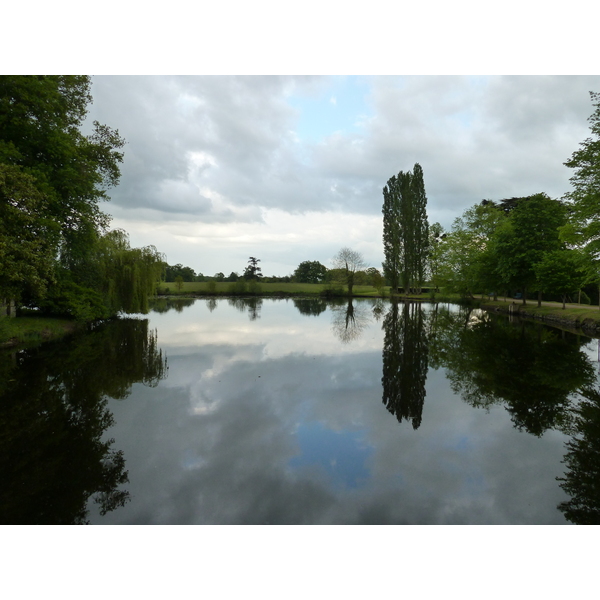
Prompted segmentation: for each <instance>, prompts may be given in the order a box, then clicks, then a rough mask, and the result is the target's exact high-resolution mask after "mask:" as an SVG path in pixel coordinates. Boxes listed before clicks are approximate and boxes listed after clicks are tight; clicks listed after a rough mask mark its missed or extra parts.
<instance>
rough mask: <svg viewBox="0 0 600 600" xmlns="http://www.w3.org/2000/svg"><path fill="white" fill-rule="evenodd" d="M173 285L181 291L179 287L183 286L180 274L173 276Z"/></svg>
mask: <svg viewBox="0 0 600 600" xmlns="http://www.w3.org/2000/svg"><path fill="white" fill-rule="evenodd" d="M175 287H176V288H177V290H178V291H181V288H182V287H183V277H182V276H181V275H177V277H175Z"/></svg>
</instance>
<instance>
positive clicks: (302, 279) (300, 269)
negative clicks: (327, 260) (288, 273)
mask: <svg viewBox="0 0 600 600" xmlns="http://www.w3.org/2000/svg"><path fill="white" fill-rule="evenodd" d="M326 276H327V267H326V266H325V265H322V264H321V263H320V262H319V261H318V260H312V261H311V260H305V261H304V262H301V263H300V264H299V265H298V266H297V267H296V270H295V271H294V278H295V279H296V281H297V282H298V283H321V282H323V281H324V280H325V278H326Z"/></svg>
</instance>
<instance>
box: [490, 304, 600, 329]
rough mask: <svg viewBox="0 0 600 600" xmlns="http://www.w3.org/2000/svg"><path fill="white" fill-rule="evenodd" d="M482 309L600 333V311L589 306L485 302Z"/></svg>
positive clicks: (595, 307)
mask: <svg viewBox="0 0 600 600" xmlns="http://www.w3.org/2000/svg"><path fill="white" fill-rule="evenodd" d="M481 307H482V308H484V309H486V310H490V311H497V312H502V313H512V314H515V315H518V316H520V317H525V318H529V319H539V320H540V321H544V322H547V323H549V324H560V325H563V326H566V327H568V328H571V329H583V330H585V331H586V332H588V333H592V334H594V333H596V334H598V333H600V310H599V309H598V307H597V306H590V305H589V304H567V305H566V307H565V308H564V309H563V307H562V303H560V302H542V306H540V307H538V305H537V301H536V300H528V301H527V304H523V303H522V302H521V301H520V300H496V301H492V300H484V301H482V304H481Z"/></svg>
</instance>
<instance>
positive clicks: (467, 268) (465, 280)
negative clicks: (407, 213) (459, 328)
mask: <svg viewBox="0 0 600 600" xmlns="http://www.w3.org/2000/svg"><path fill="white" fill-rule="evenodd" d="M506 218H507V217H506V215H505V214H504V213H503V212H502V211H500V210H498V209H497V208H496V207H495V206H493V205H491V204H488V203H482V204H478V205H475V206H474V207H471V208H469V209H467V210H466V211H465V212H464V213H463V214H462V216H461V217H458V218H456V219H455V220H454V223H453V224H452V229H451V230H450V232H449V233H448V234H443V233H442V230H441V228H439V229H438V227H437V226H436V228H435V231H437V232H438V234H439V237H438V238H437V239H436V241H435V242H434V243H433V245H432V246H433V255H434V263H433V264H434V265H435V268H436V274H435V280H434V281H432V284H433V285H435V286H439V285H444V287H445V288H446V290H447V291H449V292H455V293H459V294H460V295H462V296H472V295H473V293H474V292H476V291H478V290H480V289H483V288H486V287H491V289H493V288H495V286H496V285H497V284H498V278H497V276H495V273H494V271H495V267H496V261H497V253H496V247H495V234H496V232H497V230H498V228H499V227H500V225H501V224H502V223H503V222H504V221H505V220H506Z"/></svg>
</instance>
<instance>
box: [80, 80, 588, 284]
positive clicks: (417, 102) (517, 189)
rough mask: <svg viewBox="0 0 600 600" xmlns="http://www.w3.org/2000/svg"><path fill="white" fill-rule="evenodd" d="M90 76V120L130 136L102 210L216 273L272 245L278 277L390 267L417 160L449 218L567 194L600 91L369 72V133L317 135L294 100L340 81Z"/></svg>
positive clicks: (580, 85) (174, 256) (365, 126)
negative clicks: (348, 248)
mask: <svg viewBox="0 0 600 600" xmlns="http://www.w3.org/2000/svg"><path fill="white" fill-rule="evenodd" d="M93 81H94V85H93V89H92V92H93V95H94V104H93V106H92V111H91V114H90V119H98V120H99V121H100V122H103V123H107V124H108V125H110V126H112V127H116V128H118V129H119V130H120V132H121V134H122V135H123V136H124V137H125V138H126V139H127V141H128V144H127V146H126V149H125V162H124V165H123V176H122V183H121V185H120V186H119V187H118V188H116V189H115V190H113V193H112V196H113V202H112V203H111V204H110V205H106V207H105V208H106V209H108V210H109V211H110V212H111V213H112V214H113V215H114V216H115V224H118V226H120V227H123V228H124V229H126V230H127V231H130V233H131V237H132V242H135V240H137V239H139V240H140V241H141V240H142V239H143V241H144V243H145V244H148V243H154V245H156V246H157V247H158V248H159V249H160V250H162V251H164V252H166V253H167V257H168V260H169V262H182V263H184V264H189V265H190V266H192V267H193V268H195V269H196V270H200V271H202V272H206V273H210V272H211V271H214V270H218V271H223V272H225V271H229V270H230V269H231V270H239V269H240V268H241V266H240V265H239V260H240V258H239V257H245V255H246V254H247V252H248V249H251V251H252V254H255V255H259V254H260V253H261V252H262V253H263V255H265V253H273V254H274V255H277V256H278V260H277V261H274V262H273V263H272V264H273V265H275V264H276V265H277V268H276V270H274V271H273V272H272V274H278V275H285V274H287V273H288V272H290V271H291V270H293V268H295V266H297V265H298V264H299V263H300V262H301V261H302V260H307V259H311V258H312V259H315V260H321V262H324V261H325V260H327V257H329V256H331V255H332V254H333V253H334V252H335V251H336V249H337V248H339V247H340V246H341V245H355V246H356V247H357V249H359V250H362V251H363V252H365V253H366V254H368V256H367V259H368V260H369V261H370V262H372V263H379V262H380V254H381V230H379V231H377V230H376V229H377V227H376V226H375V225H374V224H375V223H376V222H377V220H378V219H379V217H380V213H381V202H382V193H381V191H382V188H383V186H384V185H385V183H386V182H387V180H388V179H389V177H391V176H392V175H394V174H396V173H398V171H400V170H408V169H411V168H412V167H413V165H414V163H416V162H419V163H420V164H421V166H422V167H423V170H424V175H425V185H426V189H427V194H428V199H429V204H428V211H429V217H430V221H431V222H433V221H440V222H441V223H442V224H443V225H444V226H446V227H448V226H449V225H450V224H451V222H452V220H453V219H454V218H455V217H457V216H459V215H460V213H461V212H462V211H463V210H464V209H465V208H467V207H469V206H472V205H473V204H475V203H476V202H479V201H481V200H482V199H484V198H492V199H501V198H506V197H510V196H516V195H518V196H520V195H526V194H531V193H535V192H539V191H544V192H546V193H548V194H549V195H551V196H553V197H560V196H562V195H563V194H564V193H565V192H566V191H568V189H569V181H568V180H569V177H570V175H571V173H570V172H569V170H568V169H566V167H564V166H563V163H564V161H565V160H567V159H568V158H569V157H570V155H571V154H572V152H573V151H575V150H576V149H577V148H578V145H579V143H580V142H581V141H582V140H583V139H584V138H585V137H587V135H588V132H589V130H588V122H587V117H588V116H589V114H590V113H591V110H592V107H591V103H590V101H589V94H588V91H589V90H600V77H596V76H588V77H449V76H441V77H434V76H431V77H371V78H367V79H364V78H363V79H361V81H360V90H359V88H358V87H357V88H356V90H355V92H356V93H357V94H358V93H360V94H361V98H362V95H364V93H365V89H368V90H369V91H368V105H369V113H370V114H369V116H368V117H365V116H364V115H362V114H358V113H357V114H356V115H355V116H354V119H353V120H354V121H359V122H360V123H361V127H360V128H359V129H358V130H356V131H351V132H341V131H338V132H336V133H332V134H331V135H328V136H325V137H322V138H320V141H319V142H318V143H313V142H307V141H303V139H302V137H301V136H300V135H299V134H298V119H299V113H298V110H296V109H295V108H293V107H292V105H291V104H290V102H291V99H292V98H293V97H294V95H295V94H299V95H304V96H306V97H309V96H311V95H314V94H315V93H317V91H318V93H319V94H323V93H327V90H328V86H331V88H330V91H329V94H331V91H332V90H333V87H334V82H335V80H334V79H330V78H327V77H322V78H308V77H219V76H211V77H174V76H169V77H96V78H94V80H93ZM357 85H358V84H357ZM365 86H366V88H365ZM338 91H339V93H338ZM340 93H344V94H351V93H353V88H352V86H351V85H350V84H348V85H346V86H345V87H344V89H343V92H342V90H341V88H340V89H339V90H338V89H336V93H335V95H329V98H330V102H335V103H337V104H338V105H340V102H342V100H343V99H342V98H341V97H340V95H339V94H340ZM327 97H328V96H325V98H327ZM348 104H351V105H352V103H348V102H345V106H346V105H348ZM326 106H331V104H330V103H326ZM356 106H357V107H358V106H360V107H361V108H360V109H358V108H357V110H359V111H360V112H362V110H363V108H364V103H363V102H360V103H356ZM322 116H323V115H321V117H322ZM317 117H319V115H316V118H317ZM295 132H296V133H295ZM357 224H358V225H357ZM162 243H165V244H166V245H165V247H161V244H162ZM199 247H200V248H203V249H206V250H207V252H205V253H204V255H203V256H201V255H199V254H198V248H199ZM219 260H222V261H223V262H222V265H221V266H220V267H216V266H215V265H216V263H217V262H218V261H219ZM244 260H245V259H244ZM234 263H235V265H236V266H235V268H234V267H233V265H234ZM242 264H243V263H242ZM267 270H268V269H267Z"/></svg>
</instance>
